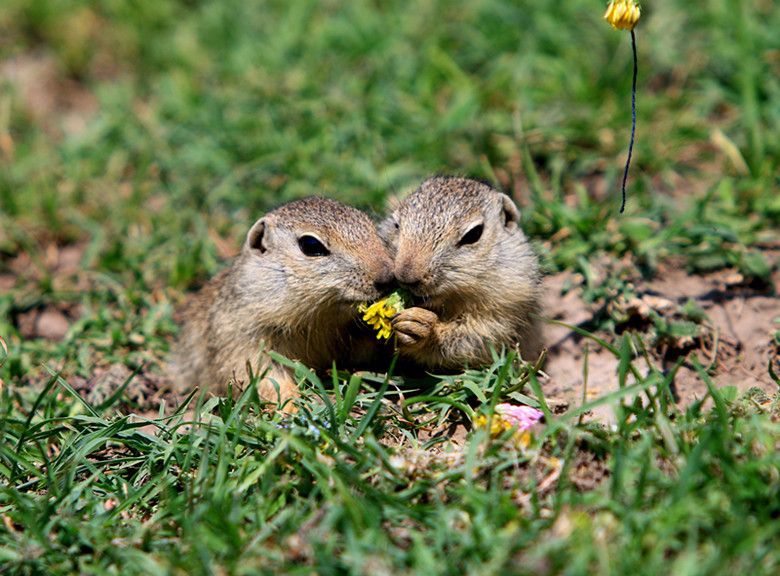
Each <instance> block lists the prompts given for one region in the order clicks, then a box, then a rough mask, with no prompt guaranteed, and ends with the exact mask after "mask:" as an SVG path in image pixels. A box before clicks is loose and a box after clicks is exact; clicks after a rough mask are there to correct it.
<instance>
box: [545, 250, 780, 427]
mask: <svg viewBox="0 0 780 576" xmlns="http://www.w3.org/2000/svg"><path fill="white" fill-rule="evenodd" d="M573 279H574V280H575V281H576V278H574V277H573V275H572V274H570V273H561V274H556V275H554V276H552V277H550V278H548V279H547V294H548V302H547V303H546V306H547V307H546V313H547V315H548V317H549V318H552V319H556V320H560V321H562V322H565V323H567V324H571V325H575V326H577V325H579V326H581V327H582V326H587V324H588V323H589V322H591V321H592V320H593V318H594V315H595V314H596V312H597V311H596V309H595V307H593V306H589V305H587V304H586V303H585V302H584V301H583V300H582V298H581V291H580V290H579V289H574V290H571V291H569V292H568V293H567V294H565V295H562V288H563V286H565V285H566V284H568V283H571V282H572V280H573ZM575 283H576V282H575ZM777 285H780V274H778V273H777V272H776V273H775V274H774V277H773V278H772V282H770V283H769V285H764V286H751V285H748V284H746V283H745V282H744V279H743V278H742V276H741V275H740V274H739V273H738V272H736V271H734V270H722V271H719V272H716V273H712V274H706V275H694V274H689V273H687V272H686V271H685V270H683V269H681V268H680V267H674V266H673V265H671V264H670V265H668V266H666V267H662V268H661V269H660V270H659V273H658V275H657V277H656V278H655V279H653V280H651V281H648V282H643V281H638V282H636V286H635V289H636V293H637V298H635V299H634V301H632V303H631V306H634V308H635V310H634V312H635V313H636V314H637V316H638V317H640V318H641V315H642V314H643V313H644V314H648V313H649V312H648V311H649V310H652V314H655V316H656V317H669V316H671V315H672V314H676V313H678V312H679V310H680V309H681V307H682V306H685V305H686V304H688V305H690V304H691V303H693V304H694V305H695V306H696V307H697V308H698V309H701V310H703V312H704V314H705V317H704V318H703V319H702V321H701V327H702V333H704V334H706V337H704V336H702V337H695V338H694V337H690V338H688V340H687V341H686V340H684V339H681V340H680V341H679V342H677V344H678V345H679V346H680V348H679V349H677V350H675V351H674V352H675V354H676V357H675V358H673V359H676V358H677V357H679V356H684V357H685V358H686V361H685V362H684V363H683V366H682V367H681V368H680V370H679V371H678V373H677V376H676V378H675V382H674V391H675V393H676V396H677V398H678V401H679V404H680V405H681V406H687V405H689V404H691V403H692V402H694V401H695V400H697V399H700V398H702V397H703V396H705V394H706V390H707V388H706V385H705V383H704V382H703V381H702V379H701V378H700V377H699V375H698V374H697V373H696V371H695V370H694V369H693V366H692V365H691V363H690V362H689V361H688V359H689V358H690V357H691V355H694V354H695V355H697V356H698V357H699V359H700V361H701V362H702V363H703V364H705V365H708V366H710V367H711V377H712V380H713V382H714V383H715V384H716V385H718V386H727V385H728V386H736V387H737V388H738V389H739V390H740V392H743V391H745V390H748V389H750V388H753V387H758V388H761V389H762V390H765V391H767V392H776V391H777V385H776V384H775V383H774V382H773V381H772V379H771V377H770V376H769V373H768V370H767V366H768V364H769V362H770V361H773V362H775V361H776V360H777V357H778V350H777V346H776V345H775V343H774V342H773V333H774V332H775V330H778V329H780V325H779V324H777V323H776V322H775V319H777V318H780V299H779V298H778V297H777V295H776V294H775V288H774V287H775V286H777ZM613 304H614V303H613V302H610V303H608V306H609V305H613ZM643 309H644V310H643ZM636 329H638V330H639V331H640V332H642V331H643V330H644V329H646V326H637V327H636ZM596 335H597V336H598V337H600V338H603V339H604V340H606V341H608V342H611V343H613V342H614V340H615V338H614V335H612V334H609V333H606V332H597V333H596ZM547 344H548V349H549V356H548V362H547V367H546V372H547V374H548V375H549V380H548V381H547V382H546V383H545V390H546V393H547V394H548V395H549V396H550V397H551V398H554V399H561V400H564V401H567V402H569V403H570V404H572V405H574V406H576V405H578V404H580V403H581V402H582V400H583V396H584V398H585V399H586V400H593V399H595V398H598V397H600V396H603V395H604V394H607V393H609V392H612V391H614V390H617V389H618V378H617V368H618V361H617V358H615V356H614V355H613V354H612V353H610V352H609V351H608V350H606V349H605V348H603V347H601V346H599V345H598V344H597V343H595V342H593V341H590V340H586V339H585V338H583V337H581V336H580V335H578V334H577V333H575V332H574V331H572V330H570V329H569V328H566V327H562V326H557V325H550V326H548V330H547ZM586 347H587V356H588V369H587V390H585V391H584V392H583V390H584V372H583V371H584V360H585V355H586ZM650 352H651V355H652V356H653V357H654V360H656V361H657V362H658V366H661V367H665V368H668V367H669V363H670V362H669V357H668V356H669V354H668V352H669V349H668V348H665V347H664V346H661V345H659V346H658V347H656V348H655V349H653V350H651V351H650ZM590 417H591V418H593V419H596V420H601V421H611V420H612V419H613V418H614V415H613V414H612V411H611V409H610V408H607V407H602V408H598V409H596V410H594V412H593V413H592V414H591V415H590Z"/></svg>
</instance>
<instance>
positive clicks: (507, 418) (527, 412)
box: [474, 403, 544, 448]
mask: <svg viewBox="0 0 780 576" xmlns="http://www.w3.org/2000/svg"><path fill="white" fill-rule="evenodd" d="M543 416H544V414H543V413H542V412H541V410H537V409H536V408H531V407H530V406H518V405H515V404H506V403H504V404H499V405H497V406H496V411H495V413H494V414H493V419H492V421H491V422H490V435H491V436H501V434H503V433H504V432H506V431H507V430H514V431H515V433H514V434H513V435H512V440H513V441H514V443H515V445H516V446H518V447H519V448H528V446H529V444H531V428H533V426H534V424H536V423H537V422H539V420H541V419H542V417H543ZM487 423H488V419H487V416H477V418H476V419H475V420H474V426H475V427H476V428H487Z"/></svg>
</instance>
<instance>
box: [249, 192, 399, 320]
mask: <svg viewBox="0 0 780 576" xmlns="http://www.w3.org/2000/svg"><path fill="white" fill-rule="evenodd" d="M241 258H242V260H243V262H242V266H241V276H242V281H241V284H242V292H244V293H247V292H250V291H252V287H253V286H258V287H260V286H261V287H262V294H263V297H266V298H268V300H269V302H273V303H274V304H277V303H278V309H279V311H280V312H282V311H284V310H287V309H288V308H293V309H295V310H294V311H295V312H296V315H298V316H301V313H302V312H305V311H309V312H311V313H312V314H308V315H307V316H312V315H316V313H317V312H318V311H320V312H324V313H325V314H328V313H329V309H330V308H331V307H332V306H334V305H335V306H339V305H345V306H344V308H345V309H351V310H352V312H353V313H354V306H353V305H354V304H355V303H358V302H364V301H368V300H375V299H377V298H378V297H379V296H380V295H381V294H382V293H383V292H384V291H386V290H387V289H388V288H389V286H390V284H391V283H392V281H393V268H392V261H391V260H390V257H389V255H388V253H387V250H386V249H385V246H384V245H383V243H382V241H381V239H380V238H379V235H378V234H377V231H376V228H375V226H374V224H373V222H372V221H371V219H370V218H369V217H368V216H367V215H365V214H364V213H363V212H361V211H359V210H356V209H355V208H351V207H349V206H346V205H344V204H341V203H340V202H337V201H335V200H330V199H327V198H319V197H310V198H304V199H302V200H296V201H293V202H290V203H288V204H285V205H283V206H281V207H279V208H277V209H276V210H274V211H272V212H269V213H268V214H266V215H265V216H264V217H263V218H261V219H260V220H258V221H257V222H255V224H254V225H253V226H252V228H251V229H250V230H249V233H248V234H247V237H246V242H245V243H244V247H243V249H242V253H241Z"/></svg>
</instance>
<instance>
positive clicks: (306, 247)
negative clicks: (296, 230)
mask: <svg viewBox="0 0 780 576" xmlns="http://www.w3.org/2000/svg"><path fill="white" fill-rule="evenodd" d="M298 246H300V247H301V252H303V253H304V254H306V256H327V255H328V254H330V250H328V249H327V248H325V245H324V244H323V243H322V242H320V241H319V240H318V239H317V238H315V237H314V236H309V235H308V234H307V235H305V236H301V237H300V238H298Z"/></svg>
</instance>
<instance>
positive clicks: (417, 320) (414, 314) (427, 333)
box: [391, 308, 439, 348]
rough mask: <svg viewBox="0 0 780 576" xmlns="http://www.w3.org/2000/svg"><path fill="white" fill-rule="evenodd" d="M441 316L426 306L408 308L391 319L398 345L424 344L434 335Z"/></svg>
mask: <svg viewBox="0 0 780 576" xmlns="http://www.w3.org/2000/svg"><path fill="white" fill-rule="evenodd" d="M438 321H439V317H438V316H437V315H436V314H435V313H434V312H431V311H430V310H426V309H425V308H407V309H406V310H402V311H401V312H399V313H398V314H396V315H395V316H393V319H392V320H391V322H392V324H393V329H394V330H395V334H396V338H397V340H398V345H399V346H400V347H401V348H410V347H415V346H419V345H421V344H424V343H425V341H426V340H428V339H429V338H431V336H432V335H433V329H434V326H435V325H436V323H437V322H438Z"/></svg>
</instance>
